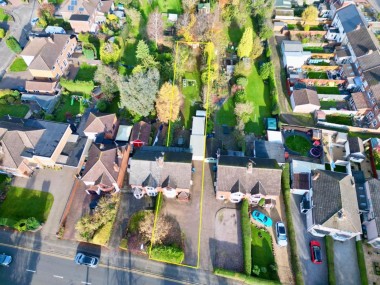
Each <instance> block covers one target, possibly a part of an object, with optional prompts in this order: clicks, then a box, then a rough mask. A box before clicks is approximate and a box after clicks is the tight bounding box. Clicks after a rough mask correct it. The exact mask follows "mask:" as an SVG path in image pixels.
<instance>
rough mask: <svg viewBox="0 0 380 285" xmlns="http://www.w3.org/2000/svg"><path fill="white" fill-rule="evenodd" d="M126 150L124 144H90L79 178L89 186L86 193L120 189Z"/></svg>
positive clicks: (126, 158)
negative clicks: (120, 145) (121, 145)
mask: <svg viewBox="0 0 380 285" xmlns="http://www.w3.org/2000/svg"><path fill="white" fill-rule="evenodd" d="M128 151H129V149H126V148H125V146H123V147H119V146H116V145H104V144H94V143H93V144H92V145H91V147H90V149H89V152H88V160H87V162H86V164H85V168H84V171H83V173H82V176H81V180H82V181H83V182H84V183H85V184H86V185H87V186H89V187H88V188H87V189H86V192H87V193H88V194H92V193H96V194H98V195H100V194H101V193H105V192H118V191H120V188H121V187H122V184H123V181H124V176H125V172H126V168H127V165H128V164H127V163H126V162H125V160H128V156H129V152H128ZM123 160H124V163H123Z"/></svg>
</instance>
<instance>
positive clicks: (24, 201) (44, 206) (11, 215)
mask: <svg viewBox="0 0 380 285" xmlns="http://www.w3.org/2000/svg"><path fill="white" fill-rule="evenodd" d="M53 202H54V197H53V195H52V194H51V193H48V192H42V191H37V190H30V189H26V188H20V187H10V190H9V191H8V192H7V198H6V199H5V200H4V202H3V203H2V204H1V207H0V217H1V218H7V219H8V225H9V226H12V225H13V224H14V223H15V222H17V221H19V220H21V219H27V218H30V217H34V218H36V219H37V220H38V221H39V222H45V221H46V220H47V218H48V216H49V212H50V208H51V206H52V205H53Z"/></svg>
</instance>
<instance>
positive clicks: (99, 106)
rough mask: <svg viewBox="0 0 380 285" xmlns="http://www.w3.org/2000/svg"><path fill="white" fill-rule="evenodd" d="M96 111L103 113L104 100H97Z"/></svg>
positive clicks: (104, 107) (105, 106)
mask: <svg viewBox="0 0 380 285" xmlns="http://www.w3.org/2000/svg"><path fill="white" fill-rule="evenodd" d="M96 109H98V110H99V111H100V112H104V111H105V110H106V109H107V102H106V101H104V100H99V101H98V103H96Z"/></svg>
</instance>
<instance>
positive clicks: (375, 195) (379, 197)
mask: <svg viewBox="0 0 380 285" xmlns="http://www.w3.org/2000/svg"><path fill="white" fill-rule="evenodd" d="M368 186H369V195H370V199H371V202H372V207H373V212H374V214H375V222H376V228H377V232H378V233H380V180H378V179H375V178H372V179H370V180H368Z"/></svg>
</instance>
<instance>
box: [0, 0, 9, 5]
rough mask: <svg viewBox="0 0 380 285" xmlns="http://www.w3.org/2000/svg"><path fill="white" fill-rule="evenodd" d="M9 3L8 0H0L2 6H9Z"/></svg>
mask: <svg viewBox="0 0 380 285" xmlns="http://www.w3.org/2000/svg"><path fill="white" fill-rule="evenodd" d="M7 5H8V3H7V2H6V1H3V0H0V6H3V7H4V6H7Z"/></svg>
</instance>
